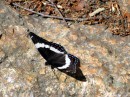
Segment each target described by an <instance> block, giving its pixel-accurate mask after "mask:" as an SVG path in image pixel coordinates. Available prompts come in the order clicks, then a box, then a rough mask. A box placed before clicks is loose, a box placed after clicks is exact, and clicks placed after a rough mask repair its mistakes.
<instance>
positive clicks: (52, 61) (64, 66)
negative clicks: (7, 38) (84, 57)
mask: <svg viewBox="0 0 130 97" xmlns="http://www.w3.org/2000/svg"><path fill="white" fill-rule="evenodd" d="M29 36H30V38H31V39H32V41H33V43H34V44H35V47H36V48H37V49H38V51H39V52H40V54H41V55H42V57H43V58H44V59H45V60H46V63H45V65H51V68H52V69H53V68H57V69H58V70H60V71H61V72H64V73H66V74H67V75H69V76H71V77H73V78H75V79H77V80H80V81H86V78H85V76H84V75H83V73H82V71H81V70H80V68H79V67H80V60H79V59H78V58H77V57H75V56H74V55H71V54H68V53H67V51H66V50H65V49H64V47H63V46H61V45H59V44H56V43H53V42H49V41H47V40H45V39H43V38H41V37H39V36H37V35H36V34H34V33H33V32H30V33H29Z"/></svg>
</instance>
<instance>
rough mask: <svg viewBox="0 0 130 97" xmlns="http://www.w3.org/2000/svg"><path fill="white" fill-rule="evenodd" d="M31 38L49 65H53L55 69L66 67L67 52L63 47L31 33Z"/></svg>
mask: <svg viewBox="0 0 130 97" xmlns="http://www.w3.org/2000/svg"><path fill="white" fill-rule="evenodd" d="M29 36H30V37H31V39H32V41H33V43H34V45H35V47H36V48H37V49H38V51H39V52H40V54H41V55H42V57H43V58H44V59H45V60H46V61H47V63H48V64H50V65H52V66H53V67H59V66H62V65H64V63H65V60H64V54H65V53H67V52H66V50H65V49H64V47H63V46H61V45H59V44H56V43H53V42H49V41H47V40H45V39H43V38H41V37H39V36H37V35H36V34H34V33H32V32H30V33H29ZM55 61H56V62H57V64H55Z"/></svg>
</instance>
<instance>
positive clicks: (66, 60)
mask: <svg viewBox="0 0 130 97" xmlns="http://www.w3.org/2000/svg"><path fill="white" fill-rule="evenodd" d="M70 63H71V60H70V59H69V57H68V55H67V54H66V55H65V65H63V66H61V67H58V69H66V68H67V67H69V66H70Z"/></svg>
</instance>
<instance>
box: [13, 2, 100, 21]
mask: <svg viewBox="0 0 130 97" xmlns="http://www.w3.org/2000/svg"><path fill="white" fill-rule="evenodd" d="M12 5H14V6H16V7H19V8H21V9H24V10H26V11H29V12H32V13H35V14H37V15H40V16H43V17H46V18H53V19H60V20H63V18H62V17H58V16H51V15H45V14H42V13H39V12H36V11H34V10H32V9H28V8H24V7H23V6H21V5H19V4H16V3H12ZM64 19H65V20H67V21H78V22H81V21H88V20H90V19H99V17H96V18H95V17H90V18H66V17H65V18H64Z"/></svg>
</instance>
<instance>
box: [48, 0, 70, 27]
mask: <svg viewBox="0 0 130 97" xmlns="http://www.w3.org/2000/svg"><path fill="white" fill-rule="evenodd" d="M48 2H50V3H51V4H52V5H53V6H54V7H55V8H56V10H57V11H58V12H59V14H60V16H61V17H62V18H63V20H64V22H65V24H66V26H67V27H69V26H68V24H67V21H66V20H65V19H64V16H63V15H62V13H61V11H60V10H59V8H58V7H57V5H55V4H54V3H53V2H52V1H51V0H48Z"/></svg>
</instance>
